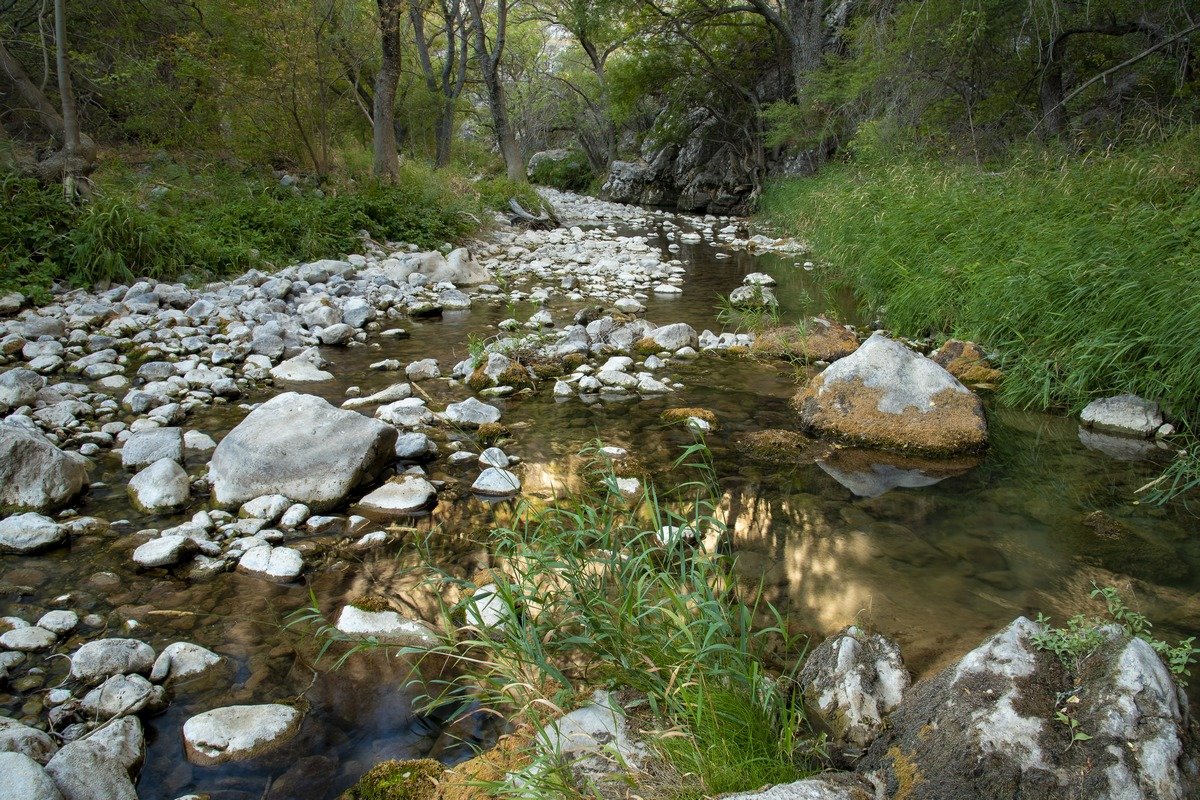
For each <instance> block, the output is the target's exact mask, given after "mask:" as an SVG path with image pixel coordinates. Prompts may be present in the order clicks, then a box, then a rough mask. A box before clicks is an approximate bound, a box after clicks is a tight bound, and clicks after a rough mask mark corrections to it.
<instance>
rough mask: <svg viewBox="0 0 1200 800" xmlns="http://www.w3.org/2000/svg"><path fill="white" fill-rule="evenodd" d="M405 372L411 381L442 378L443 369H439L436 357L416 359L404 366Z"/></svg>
mask: <svg viewBox="0 0 1200 800" xmlns="http://www.w3.org/2000/svg"><path fill="white" fill-rule="evenodd" d="M404 374H405V375H406V376H408V379H409V380H410V381H428V380H433V379H434V378H440V377H441V376H442V371H441V370H440V369H438V362H437V359H436V358H424V359H421V360H420V361H414V362H412V363H411V364H409V365H408V366H407V367H405V368H404Z"/></svg>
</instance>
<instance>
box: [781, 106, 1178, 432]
mask: <svg viewBox="0 0 1200 800" xmlns="http://www.w3.org/2000/svg"><path fill="white" fill-rule="evenodd" d="M1198 148H1200V131H1198V130H1191V131H1189V132H1186V133H1185V134H1182V135H1180V136H1177V137H1176V138H1175V139H1173V140H1170V141H1168V142H1165V143H1162V144H1156V145H1146V146H1144V147H1143V148H1142V149H1140V150H1137V151H1131V152H1123V153H1113V154H1109V155H1104V156H1097V157H1092V158H1088V159H1078V158H1059V157H1057V156H1055V155H1053V154H1044V153H1028V154H1026V155H1025V156H1023V157H1020V158H1017V159H1015V160H1014V161H1013V162H1012V163H1010V164H1008V165H1007V166H1004V167H1003V168H1001V169H998V170H991V171H989V170H987V169H984V168H982V167H976V166H971V165H946V164H944V163H935V162H930V161H923V160H909V161H897V162H894V163H890V164H888V163H878V162H872V163H869V164H867V165H864V166H861V167H860V166H858V165H855V164H842V165H839V166H835V167H831V168H829V169H827V170H825V171H823V172H822V173H821V174H820V175H818V176H817V177H816V178H805V179H798V180H785V181H780V182H776V183H775V184H773V185H771V186H770V187H768V188H767V190H766V192H765V194H764V198H763V210H764V214H765V216H766V217H767V218H768V219H770V220H771V221H772V222H773V223H774V224H776V225H777V226H779V227H780V228H782V229H785V230H787V231H788V232H790V233H796V234H802V235H803V236H804V237H805V238H807V239H808V240H809V241H810V242H811V243H812V244H813V246H814V248H815V249H816V250H818V251H819V252H820V253H821V254H822V257H823V258H824V259H825V260H827V261H829V262H830V263H831V264H832V266H831V270H832V274H833V275H834V276H835V277H836V278H837V279H838V280H840V281H841V282H842V283H845V284H848V285H850V286H853V287H854V288H855V289H856V290H857V292H858V293H859V297H860V299H861V302H862V303H863V305H864V306H865V307H866V310H867V312H868V313H870V314H880V315H881V316H882V318H883V320H884V321H885V322H886V324H887V325H889V326H890V327H891V328H893V329H895V330H896V331H898V332H899V333H901V334H904V335H908V336H921V335H931V334H932V335H936V336H947V337H948V336H954V337H956V338H960V339H970V340H974V341H978V342H982V343H985V344H986V345H987V346H988V347H989V348H991V349H995V350H996V351H998V352H999V354H1000V362H1001V363H1000V364H998V366H999V367H1000V368H1001V369H1002V370H1004V372H1005V375H1006V379H1005V382H1004V385H1003V387H1002V389H1001V397H1002V399H1003V400H1005V401H1007V402H1009V403H1012V404H1015V405H1018V406H1024V407H1030V406H1032V407H1039V408H1046V407H1051V406H1058V407H1068V408H1079V407H1081V406H1083V405H1084V404H1086V403H1087V402H1088V401H1089V400H1090V399H1092V398H1094V397H1097V396H1103V395H1109V394H1118V393H1122V392H1133V393H1135V394H1139V395H1142V396H1143V397H1149V398H1153V399H1156V400H1158V401H1160V402H1162V403H1163V404H1164V405H1166V406H1167V407H1168V408H1171V409H1173V410H1174V411H1175V412H1176V413H1177V414H1181V415H1184V416H1188V417H1190V418H1193V419H1194V418H1196V416H1197V414H1198V412H1200V338H1197V337H1195V336H1192V335H1190V333H1187V332H1190V331H1191V330H1193V329H1194V327H1195V324H1194V323H1195V320H1196V319H1200V269H1197V268H1196V265H1197V264H1198V263H1200V162H1197V161H1196V158H1195V153H1196V151H1197V149H1198Z"/></svg>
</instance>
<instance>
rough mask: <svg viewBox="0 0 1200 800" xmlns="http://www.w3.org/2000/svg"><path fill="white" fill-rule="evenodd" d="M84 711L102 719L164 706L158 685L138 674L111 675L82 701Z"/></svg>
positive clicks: (164, 700) (163, 697) (164, 702)
mask: <svg viewBox="0 0 1200 800" xmlns="http://www.w3.org/2000/svg"><path fill="white" fill-rule="evenodd" d="M82 705H83V710H84V711H86V712H87V714H88V715H89V716H90V717H93V718H94V719H97V720H100V721H101V722H103V721H105V720H108V719H112V718H113V717H124V716H128V715H130V714H136V713H138V712H139V711H142V710H145V709H151V710H154V709H157V708H161V707H163V706H165V705H166V699H165V696H164V694H163V690H162V688H161V687H158V686H155V685H154V684H152V683H150V681H148V680H146V679H145V678H143V677H142V676H141V675H113V676H112V677H111V678H109V679H108V680H106V681H105V682H104V683H102V684H100V685H99V686H97V687H96V688H95V689H92V690H91V691H90V692H88V693H87V694H86V695H84V697H83V700H82Z"/></svg>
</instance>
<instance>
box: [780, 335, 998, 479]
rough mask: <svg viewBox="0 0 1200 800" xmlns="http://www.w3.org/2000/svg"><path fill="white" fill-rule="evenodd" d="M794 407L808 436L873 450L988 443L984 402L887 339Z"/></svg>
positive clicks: (817, 383)
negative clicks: (814, 435) (858, 445)
mask: <svg viewBox="0 0 1200 800" xmlns="http://www.w3.org/2000/svg"><path fill="white" fill-rule="evenodd" d="M792 403H793V405H794V407H795V408H796V410H797V411H798V412H799V414H800V420H801V422H802V424H803V425H804V426H805V428H807V429H808V430H810V431H813V432H815V433H817V434H818V435H823V436H832V437H835V438H838V439H843V440H847V441H850V442H855V443H859V444H864V445H867V446H869V447H879V448H883V449H890V450H900V451H912V452H918V453H923V454H928V455H954V454H958V453H968V452H972V451H977V450H980V449H982V448H983V447H984V446H986V444H987V422H986V420H985V418H984V415H983V403H982V401H981V400H980V399H979V397H977V396H976V395H975V394H973V393H972V392H971V391H970V390H969V389H967V387H965V386H963V385H962V384H961V383H959V382H958V380H957V379H955V377H954V376H953V375H951V374H950V373H949V372H946V370H944V369H942V368H941V367H939V366H938V365H937V364H935V363H933V362H932V361H930V360H929V359H928V358H925V357H924V356H922V355H920V354H918V353H915V352H913V351H912V350H910V349H908V348H907V347H905V346H904V345H903V344H901V343H899V342H897V341H895V340H893V339H889V338H888V337H886V336H884V335H883V334H881V333H876V334H874V335H872V336H871V338H869V339H867V341H866V342H864V343H863V345H862V346H861V347H859V348H858V350H856V351H855V352H854V354H853V355H850V356H847V357H846V358H843V359H841V360H840V361H837V362H836V363H834V364H833V365H831V366H830V367H829V368H827V369H826V370H825V371H824V372H822V373H821V374H820V375H817V376H816V377H814V378H813V379H812V380H811V381H810V382H809V384H808V386H807V387H806V388H805V389H804V391H802V392H800V393H799V394H798V395H796V397H795V398H793V400H792Z"/></svg>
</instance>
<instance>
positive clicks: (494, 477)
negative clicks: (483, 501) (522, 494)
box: [471, 467, 521, 497]
mask: <svg viewBox="0 0 1200 800" xmlns="http://www.w3.org/2000/svg"><path fill="white" fill-rule="evenodd" d="M471 491H472V492H474V493H475V494H481V495H485V496H488V497H507V496H508V495H510V494H516V493H517V492H519V491H521V479H520V478H518V477H517V476H516V475H514V474H513V473H511V472H509V471H508V470H506V469H497V468H496V467H488V468H487V469H485V470H484V471H483V472H481V473H480V475H479V477H478V478H476V479H475V482H474V483H473V484H471Z"/></svg>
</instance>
